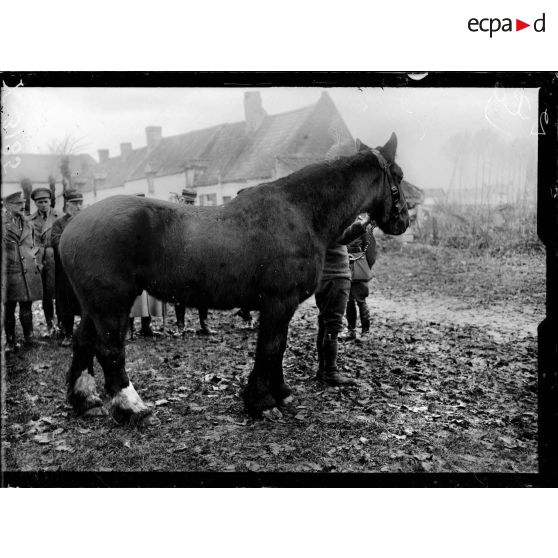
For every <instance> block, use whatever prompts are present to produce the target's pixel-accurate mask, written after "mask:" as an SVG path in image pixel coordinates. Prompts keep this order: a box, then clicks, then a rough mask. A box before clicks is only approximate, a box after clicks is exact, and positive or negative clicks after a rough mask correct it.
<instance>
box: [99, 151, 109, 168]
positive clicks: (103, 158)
mask: <svg viewBox="0 0 558 558" xmlns="http://www.w3.org/2000/svg"><path fill="white" fill-rule="evenodd" d="M108 158H109V150H108V149H99V163H101V164H102V163H106V162H107V161H108Z"/></svg>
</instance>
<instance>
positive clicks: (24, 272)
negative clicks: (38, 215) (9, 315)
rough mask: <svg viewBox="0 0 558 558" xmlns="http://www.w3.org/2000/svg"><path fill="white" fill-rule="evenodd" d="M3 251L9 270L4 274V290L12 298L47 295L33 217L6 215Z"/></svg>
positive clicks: (35, 298)
mask: <svg viewBox="0 0 558 558" xmlns="http://www.w3.org/2000/svg"><path fill="white" fill-rule="evenodd" d="M2 251H3V253H4V256H3V257H4V258H5V261H6V272H5V273H4V274H2V283H3V284H2V290H4V289H5V291H4V292H5V296H6V298H5V300H6V301H8V302H27V301H33V300H41V299H42V298H43V285H42V280H41V269H40V265H39V263H38V261H37V253H38V251H39V248H38V247H37V245H36V244H35V233H34V230H33V227H32V226H31V224H30V223H29V221H27V220H25V219H22V218H21V217H14V218H11V217H10V216H9V215H4V219H3V226H2Z"/></svg>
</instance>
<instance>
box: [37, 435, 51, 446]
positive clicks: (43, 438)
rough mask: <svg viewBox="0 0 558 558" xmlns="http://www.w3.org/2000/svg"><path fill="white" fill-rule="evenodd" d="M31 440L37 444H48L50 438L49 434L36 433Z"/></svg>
mask: <svg viewBox="0 0 558 558" xmlns="http://www.w3.org/2000/svg"><path fill="white" fill-rule="evenodd" d="M33 440H35V442H38V443H39V444H50V442H51V441H52V438H51V437H50V435H49V434H37V435H36V436H33Z"/></svg>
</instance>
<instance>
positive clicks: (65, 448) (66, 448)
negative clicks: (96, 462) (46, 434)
mask: <svg viewBox="0 0 558 558" xmlns="http://www.w3.org/2000/svg"><path fill="white" fill-rule="evenodd" d="M54 451H69V452H73V451H74V448H71V447H70V446H68V445H67V444H66V443H65V442H64V443H62V444H58V445H57V446H55V448H54Z"/></svg>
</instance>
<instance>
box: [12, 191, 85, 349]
mask: <svg viewBox="0 0 558 558" xmlns="http://www.w3.org/2000/svg"><path fill="white" fill-rule="evenodd" d="M31 199H32V200H33V201H34V203H35V205H36V207H37V210H36V211H35V212H34V213H32V214H31V215H27V214H26V212H25V207H26V202H25V199H24V197H23V193H22V192H17V193H14V194H11V195H9V196H7V197H6V199H5V214H4V218H3V230H2V245H3V246H2V248H3V252H4V257H5V261H6V268H5V273H3V274H2V283H3V284H2V291H3V292H4V297H5V298H4V300H5V306H4V331H5V333H6V352H12V351H14V350H15V349H17V348H19V347H20V344H19V343H18V342H17V341H16V317H15V314H16V308H17V306H18V305H19V320H20V323H21V327H22V330H23V338H24V339H23V343H24V344H25V345H26V346H31V345H33V344H34V343H35V337H34V329H33V313H32V304H33V302H34V301H36V300H41V301H42V309H43V313H44V317H45V323H46V332H45V333H44V336H45V337H54V336H56V335H58V336H59V338H60V344H61V345H63V346H68V345H70V344H71V339H72V332H73V324H74V316H75V315H78V314H79V313H80V310H79V304H78V303H77V301H76V299H75V295H74V294H73V290H72V288H71V286H70V285H69V283H68V280H67V278H66V275H65V273H64V270H63V268H62V266H61V264H60V258H59V253H58V245H59V243H60V237H61V235H62V232H63V231H64V229H65V228H66V226H67V225H68V223H69V222H70V221H71V219H72V218H73V217H74V215H76V214H77V213H79V211H80V210H81V208H82V205H83V195H82V194H81V193H80V192H78V191H77V190H67V191H66V192H65V194H64V211H63V213H60V212H59V211H58V210H56V209H55V207H54V202H55V199H54V195H53V193H52V191H51V190H50V189H49V188H43V187H40V188H36V189H34V190H33V191H32V192H31ZM54 301H56V315H57V318H58V328H56V327H55V325H54V313H55V303H54Z"/></svg>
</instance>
